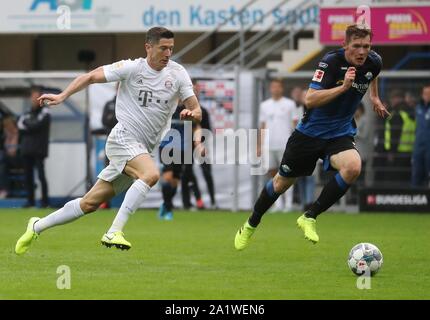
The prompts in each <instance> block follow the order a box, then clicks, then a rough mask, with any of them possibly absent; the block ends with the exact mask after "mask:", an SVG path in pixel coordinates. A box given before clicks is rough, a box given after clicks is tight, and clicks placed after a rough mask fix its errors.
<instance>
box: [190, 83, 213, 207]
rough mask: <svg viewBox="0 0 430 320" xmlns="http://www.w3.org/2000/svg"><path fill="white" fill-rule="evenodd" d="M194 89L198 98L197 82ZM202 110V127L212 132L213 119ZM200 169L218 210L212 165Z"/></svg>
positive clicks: (202, 164)
mask: <svg viewBox="0 0 430 320" xmlns="http://www.w3.org/2000/svg"><path fill="white" fill-rule="evenodd" d="M193 88H194V93H195V95H196V97H197V98H198V97H199V87H198V85H197V82H196V81H195V80H193ZM200 108H201V109H202V121H201V122H200V127H201V128H202V129H206V130H208V131H212V126H211V119H210V116H209V112H208V111H207V110H206V108H204V107H203V106H202V105H200ZM202 142H204V141H202ZM193 154H194V144H193ZM200 168H201V169H202V173H203V177H204V179H205V182H206V186H207V189H208V192H209V196H210V201H211V208H212V209H217V208H218V206H217V204H216V198H215V185H214V181H213V177H212V164H210V163H207V162H203V163H201V164H200Z"/></svg>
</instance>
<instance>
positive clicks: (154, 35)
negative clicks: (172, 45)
mask: <svg viewBox="0 0 430 320" xmlns="http://www.w3.org/2000/svg"><path fill="white" fill-rule="evenodd" d="M174 36H175V35H174V34H173V32H172V31H170V30H169V29H166V28H163V27H154V28H151V29H149V30H148V32H147V33H146V40H145V43H150V44H157V43H158V42H159V41H160V39H161V38H165V39H172V38H173V37H174Z"/></svg>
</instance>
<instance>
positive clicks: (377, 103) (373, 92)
mask: <svg viewBox="0 0 430 320" xmlns="http://www.w3.org/2000/svg"><path fill="white" fill-rule="evenodd" d="M370 101H372V104H373V111H375V112H376V114H377V115H378V116H380V117H381V118H385V117H387V116H390V113H389V112H388V110H387V108H385V106H384V104H383V103H382V101H381V99H379V93H378V78H376V79H374V80H373V81H372V82H371V83H370Z"/></svg>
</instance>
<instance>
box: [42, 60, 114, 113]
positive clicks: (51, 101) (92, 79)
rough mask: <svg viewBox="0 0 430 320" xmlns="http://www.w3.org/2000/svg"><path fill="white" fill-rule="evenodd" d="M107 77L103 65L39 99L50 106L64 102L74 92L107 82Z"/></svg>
mask: <svg viewBox="0 0 430 320" xmlns="http://www.w3.org/2000/svg"><path fill="white" fill-rule="evenodd" d="M105 82H107V81H106V78H105V74H104V71H103V67H98V68H97V69H95V70H93V71H91V72H88V73H85V74H83V75H80V76H78V77H77V78H75V80H73V81H72V82H71V83H70V84H69V85H68V86H67V88H66V89H65V90H64V91H63V92H61V93H59V94H43V95H41V96H40V97H39V98H38V99H37V100H39V102H40V104H41V105H42V104H44V103H45V104H47V105H49V106H54V105H57V104H60V103H62V102H63V101H64V100H66V99H67V98H68V97H70V96H71V95H72V94H74V93H76V92H78V91H81V90H82V89H85V88H86V87H88V86H89V85H90V84H92V83H105Z"/></svg>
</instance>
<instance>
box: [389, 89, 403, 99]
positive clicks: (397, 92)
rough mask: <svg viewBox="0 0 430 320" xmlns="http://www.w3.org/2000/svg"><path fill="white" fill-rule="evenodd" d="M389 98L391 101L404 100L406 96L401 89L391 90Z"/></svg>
mask: <svg viewBox="0 0 430 320" xmlns="http://www.w3.org/2000/svg"><path fill="white" fill-rule="evenodd" d="M388 97H389V98H390V99H393V98H402V99H403V98H404V97H405V94H404V91H403V90H401V89H393V90H391V92H389V93H388Z"/></svg>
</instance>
